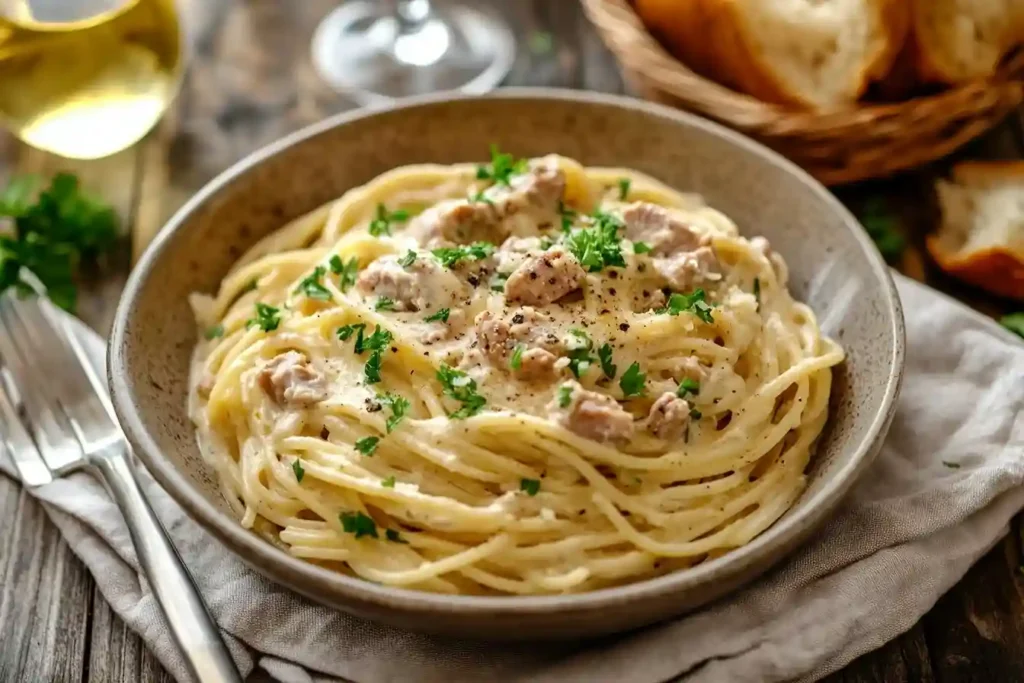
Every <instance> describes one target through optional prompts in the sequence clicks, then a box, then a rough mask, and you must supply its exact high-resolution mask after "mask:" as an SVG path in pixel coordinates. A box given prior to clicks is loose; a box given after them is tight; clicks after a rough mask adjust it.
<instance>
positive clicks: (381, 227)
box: [369, 204, 409, 237]
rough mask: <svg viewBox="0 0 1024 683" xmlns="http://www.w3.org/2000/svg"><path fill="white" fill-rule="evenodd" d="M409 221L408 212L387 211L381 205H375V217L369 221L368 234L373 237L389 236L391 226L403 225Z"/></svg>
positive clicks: (399, 210) (400, 210)
mask: <svg viewBox="0 0 1024 683" xmlns="http://www.w3.org/2000/svg"><path fill="white" fill-rule="evenodd" d="M407 220H409V212H408V211H405V210H403V209H398V210H396V211H388V209H387V207H386V206H384V205H383V204H378V205H377V215H376V217H375V218H374V219H373V220H372V221H370V228H369V230H370V234H371V235H373V236H374V237H381V236H382V235H390V234H391V227H392V224H396V223H403V222H405V221H407Z"/></svg>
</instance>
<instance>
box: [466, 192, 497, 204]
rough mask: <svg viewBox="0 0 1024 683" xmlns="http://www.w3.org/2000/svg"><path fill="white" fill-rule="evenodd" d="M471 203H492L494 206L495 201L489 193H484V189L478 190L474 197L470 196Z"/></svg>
mask: <svg viewBox="0 0 1024 683" xmlns="http://www.w3.org/2000/svg"><path fill="white" fill-rule="evenodd" d="M469 203H470V204H479V203H484V204H490V205H491V206H494V202H493V201H491V199H490V197H488V196H487V195H485V194H484V191H483V190H480V191H478V192H477V193H476V194H474V195H473V196H472V197H470V198H469Z"/></svg>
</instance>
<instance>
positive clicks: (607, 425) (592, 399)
mask: <svg viewBox="0 0 1024 683" xmlns="http://www.w3.org/2000/svg"><path fill="white" fill-rule="evenodd" d="M569 386H570V387H571V388H572V393H571V394H570V400H569V405H567V406H566V407H564V408H563V407H561V406H559V405H558V398H557V397H556V398H555V400H554V401H552V402H551V403H549V404H548V410H549V411H550V412H551V414H552V417H554V419H555V420H556V421H557V422H558V423H559V424H560V425H562V426H563V427H565V428H567V429H569V430H570V431H572V432H575V433H576V434H579V435H580V436H582V437H583V438H585V439H591V440H593V441H622V440H625V439H628V438H629V437H630V436H632V435H633V416H632V415H630V414H629V413H628V412H626V410H625V409H624V408H623V407H622V406H620V405H619V404H618V402H617V401H616V400H615V399H614V398H612V397H611V396H605V395H604V394H599V393H597V392H596V391H590V390H588V389H584V388H583V387H582V386H580V384H579V383H577V382H570V383H569Z"/></svg>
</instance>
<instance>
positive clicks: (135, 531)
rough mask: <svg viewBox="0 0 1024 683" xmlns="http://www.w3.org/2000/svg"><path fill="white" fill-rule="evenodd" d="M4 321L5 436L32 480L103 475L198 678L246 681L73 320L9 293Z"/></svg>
mask: <svg viewBox="0 0 1024 683" xmlns="http://www.w3.org/2000/svg"><path fill="white" fill-rule="evenodd" d="M0 322H2V325H3V328H4V329H3V331H2V332H0V362H2V364H3V370H2V372H0V380H2V389H3V391H0V426H2V432H0V438H2V441H3V446H4V447H5V448H6V449H7V451H8V452H9V453H10V455H11V457H12V459H13V461H14V463H15V467H16V468H17V470H18V473H19V476H20V477H21V479H22V481H23V482H24V484H25V485H26V486H39V485H41V484H45V483H47V482H49V481H51V480H52V476H54V475H56V476H59V475H61V474H65V473H68V472H71V471H74V470H77V469H81V468H87V469H89V470H90V471H92V472H93V473H94V474H98V475H99V477H100V479H102V481H103V482H104V483H105V484H106V485H107V488H108V489H109V490H110V492H111V494H112V495H113V497H114V500H115V501H116V502H117V504H118V506H119V507H120V508H121V511H122V512H123V513H124V517H125V521H127V523H128V530H129V532H130V534H131V538H132V543H133V544H134V545H135V552H136V554H137V555H138V557H139V563H140V564H141V566H142V569H143V571H144V572H145V573H146V577H147V578H148V579H149V583H150V585H151V586H152V588H153V592H154V593H155V594H156V598H157V601H158V602H159V603H160V606H161V607H162V609H163V611H164V614H165V615H166V616H167V621H168V622H169V623H170V625H171V630H172V632H173V634H174V637H175V640H176V641H177V643H178V645H179V646H180V647H181V650H182V653H183V654H184V655H185V660H186V661H187V662H188V664H189V666H190V667H191V669H192V673H193V675H194V677H195V678H196V679H197V680H199V681H200V682H201V683H241V677H240V675H239V673H238V670H237V669H236V668H235V665H234V662H233V661H232V659H231V656H230V655H229V654H228V649H227V646H225V644H224V641H223V640H222V639H221V636H220V631H219V630H218V629H217V625H216V623H215V622H214V621H213V619H212V618H211V617H210V614H209V612H208V611H207V609H206V606H205V605H204V604H203V600H202V597H200V594H199V590H198V589H197V588H196V585H195V582H194V581H193V580H192V577H191V576H189V573H188V570H186V569H185V565H184V564H183V563H182V561H181V558H180V557H179V556H178V553H177V551H176V550H175V549H174V546H173V545H172V544H171V542H170V540H169V538H168V536H167V532H166V531H165V530H164V528H163V526H162V525H161V524H160V521H159V520H158V519H157V517H156V515H155V514H154V513H153V509H152V508H151V507H150V505H149V503H148V502H147V500H146V499H145V497H144V496H143V494H142V491H141V489H140V488H139V485H138V482H137V480H136V477H135V473H134V470H133V467H132V464H131V460H130V455H131V450H130V447H129V445H128V442H127V440H126V439H125V437H124V434H123V433H122V432H121V429H120V427H119V426H118V424H117V421H116V418H115V417H114V412H113V409H112V408H111V405H110V401H109V398H108V397H107V392H106V387H105V386H104V385H103V383H102V381H101V380H100V379H99V377H97V375H96V373H95V371H94V370H93V367H92V364H91V362H90V360H89V357H88V355H87V353H86V351H85V349H84V348H83V347H82V345H81V343H80V342H79V340H78V337H77V336H76V334H75V332H74V330H72V329H71V328H70V326H69V322H68V319H67V318H66V317H65V316H63V315H62V314H60V313H58V312H57V310H56V309H55V308H54V307H53V306H52V305H51V304H50V303H49V302H48V301H46V300H44V299H42V298H39V297H32V298H29V299H17V298H15V297H13V296H11V295H5V296H0ZM25 423H27V424H28V429H26V428H25ZM37 447H38V448H37Z"/></svg>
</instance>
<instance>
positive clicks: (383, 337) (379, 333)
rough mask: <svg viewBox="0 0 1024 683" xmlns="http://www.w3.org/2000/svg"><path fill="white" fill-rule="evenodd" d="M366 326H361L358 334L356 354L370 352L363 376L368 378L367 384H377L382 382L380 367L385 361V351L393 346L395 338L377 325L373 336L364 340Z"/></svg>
mask: <svg viewBox="0 0 1024 683" xmlns="http://www.w3.org/2000/svg"><path fill="white" fill-rule="evenodd" d="M364 327H365V325H362V326H359V331H358V334H357V335H356V344H355V352H356V353H357V354H362V353H363V351H369V352H370V357H369V359H367V361H366V365H364V366H363V374H364V375H365V376H366V383H367V384H377V383H378V382H380V380H381V377H380V366H381V362H382V361H383V354H384V350H385V349H387V348H388V345H389V344H391V340H392V339H393V337H392V336H391V333H390V332H388V331H387V330H384V329H381V327H380V325H377V326H376V327H375V328H374V330H373V334H371V335H370V336H369V337H366V338H365V339H364V338H363V328H364Z"/></svg>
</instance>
